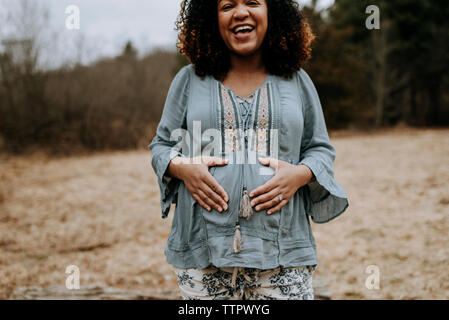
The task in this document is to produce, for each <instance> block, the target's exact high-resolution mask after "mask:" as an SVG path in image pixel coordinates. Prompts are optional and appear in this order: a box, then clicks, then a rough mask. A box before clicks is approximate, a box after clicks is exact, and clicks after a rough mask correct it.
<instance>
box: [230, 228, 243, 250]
mask: <svg viewBox="0 0 449 320" xmlns="http://www.w3.org/2000/svg"><path fill="white" fill-rule="evenodd" d="M241 243H242V234H241V233H240V225H239V223H238V222H237V223H236V224H235V233H234V239H233V240H232V252H233V253H239V252H240V246H241Z"/></svg>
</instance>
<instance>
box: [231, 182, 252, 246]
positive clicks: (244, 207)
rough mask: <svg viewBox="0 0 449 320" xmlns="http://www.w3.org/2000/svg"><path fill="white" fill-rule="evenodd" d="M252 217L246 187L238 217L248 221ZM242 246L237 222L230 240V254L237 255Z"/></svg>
mask: <svg viewBox="0 0 449 320" xmlns="http://www.w3.org/2000/svg"><path fill="white" fill-rule="evenodd" d="M252 215H253V209H252V207H251V202H250V199H249V195H248V191H247V190H246V187H243V197H242V200H241V201H240V209H239V217H242V218H246V220H249V218H251V216H252ZM241 246H242V233H241V232H240V225H239V220H238V218H237V222H236V223H235V233H234V238H233V240H232V252H233V253H239V252H240V249H241Z"/></svg>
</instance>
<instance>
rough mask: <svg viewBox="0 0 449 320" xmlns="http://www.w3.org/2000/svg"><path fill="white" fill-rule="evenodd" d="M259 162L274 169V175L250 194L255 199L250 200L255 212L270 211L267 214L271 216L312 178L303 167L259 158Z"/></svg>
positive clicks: (309, 171)
mask: <svg viewBox="0 0 449 320" xmlns="http://www.w3.org/2000/svg"><path fill="white" fill-rule="evenodd" d="M259 161H260V163H262V164H263V165H268V166H270V167H272V168H273V169H275V175H274V176H273V177H272V178H271V179H270V180H268V181H267V182H266V183H264V184H263V185H261V186H260V187H258V188H256V189H254V190H252V191H251V192H250V194H249V196H250V197H251V198H253V197H256V198H255V199H252V200H251V206H252V207H255V210H256V211H260V210H263V209H270V210H268V211H267V214H272V213H275V212H277V211H279V210H281V208H282V207H283V206H285V205H286V204H287V202H288V201H289V200H290V199H291V197H292V196H293V195H294V194H295V192H296V191H297V190H298V189H299V188H301V187H302V186H304V185H306V184H307V183H309V182H310V181H312V179H313V178H314V175H313V172H312V171H311V170H310V169H309V168H308V167H307V166H305V165H293V164H290V163H288V162H285V161H282V160H278V159H274V158H260V157H259ZM279 196H281V197H279Z"/></svg>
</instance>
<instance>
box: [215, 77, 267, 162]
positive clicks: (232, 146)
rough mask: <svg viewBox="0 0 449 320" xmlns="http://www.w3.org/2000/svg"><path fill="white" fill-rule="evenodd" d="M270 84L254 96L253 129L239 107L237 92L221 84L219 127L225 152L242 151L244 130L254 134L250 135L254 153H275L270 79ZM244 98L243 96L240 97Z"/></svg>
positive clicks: (251, 147) (250, 119)
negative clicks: (271, 137) (272, 136)
mask: <svg viewBox="0 0 449 320" xmlns="http://www.w3.org/2000/svg"><path fill="white" fill-rule="evenodd" d="M265 80H266V81H265V82H264V83H263V84H262V86H260V87H259V88H257V89H256V91H255V92H254V93H253V95H254V97H253V100H252V101H250V102H249V104H250V109H251V110H250V113H251V114H250V115H249V119H248V120H249V121H248V122H247V124H249V127H247V126H245V124H244V123H243V120H242V114H241V112H240V110H239V108H238V104H240V102H239V101H238V98H237V96H236V95H235V93H234V91H233V90H232V89H230V88H228V87H226V86H225V85H223V84H222V83H221V82H220V81H217V89H218V92H219V94H218V100H219V101H218V103H219V104H218V106H219V117H218V118H219V127H220V130H221V134H222V152H223V151H224V153H227V152H228V151H237V150H238V151H240V150H241V146H240V143H237V141H239V139H240V138H239V137H240V136H239V135H240V134H241V133H240V131H242V130H244V131H245V132H246V131H247V130H249V131H253V132H248V133H243V134H244V135H246V134H249V135H250V136H248V138H249V140H250V150H252V151H257V152H259V153H261V154H265V155H268V154H269V153H270V150H271V139H270V136H271V135H270V129H271V128H272V127H273V122H272V120H273V109H272V106H271V90H270V85H269V79H268V77H267V78H266V79H265ZM239 98H240V97H239Z"/></svg>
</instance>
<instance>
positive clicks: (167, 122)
mask: <svg viewBox="0 0 449 320" xmlns="http://www.w3.org/2000/svg"><path fill="white" fill-rule="evenodd" d="M189 84H190V69H189V66H186V67H183V68H182V69H181V70H180V71H179V72H178V73H177V74H176V76H175V78H174V79H173V81H172V83H171V85H170V88H169V90H168V94H167V98H166V100H165V105H164V109H163V111H162V117H161V120H160V122H159V125H158V127H157V129H156V135H155V137H154V138H153V140H152V141H151V143H150V144H149V145H148V148H149V149H150V150H151V165H152V167H153V169H154V171H155V173H156V175H157V179H158V184H159V190H160V193H161V209H162V218H163V219H165V218H167V216H168V213H169V211H170V204H172V203H176V201H177V192H178V187H179V184H180V182H181V180H179V179H176V178H173V177H170V176H169V175H168V174H167V169H168V165H169V164H170V161H171V160H172V159H173V158H175V157H177V156H182V153H181V152H180V151H181V150H179V148H178V147H176V144H177V143H178V141H172V140H171V139H170V136H171V134H172V132H173V130H176V129H179V128H184V129H186V122H185V116H186V111H187V99H188V91H189V87H190V85H189Z"/></svg>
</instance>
